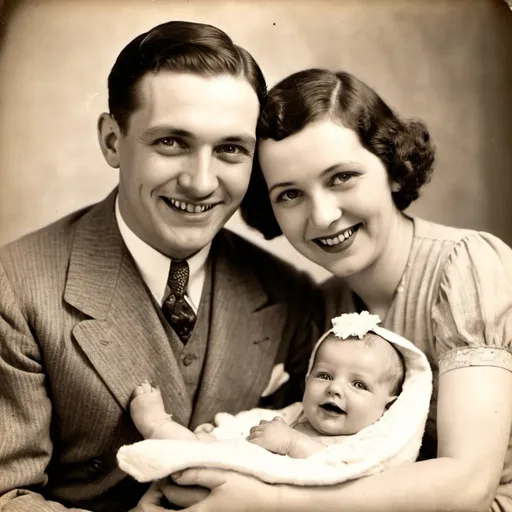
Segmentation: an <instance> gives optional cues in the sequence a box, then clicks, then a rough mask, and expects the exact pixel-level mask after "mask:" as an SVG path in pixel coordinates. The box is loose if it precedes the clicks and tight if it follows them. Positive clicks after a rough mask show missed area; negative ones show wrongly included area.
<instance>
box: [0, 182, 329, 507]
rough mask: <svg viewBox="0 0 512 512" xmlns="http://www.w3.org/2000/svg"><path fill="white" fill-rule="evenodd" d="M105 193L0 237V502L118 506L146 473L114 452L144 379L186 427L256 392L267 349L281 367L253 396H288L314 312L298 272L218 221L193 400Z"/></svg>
mask: <svg viewBox="0 0 512 512" xmlns="http://www.w3.org/2000/svg"><path fill="white" fill-rule="evenodd" d="M115 194H116V191H114V192H112V193H111V194H110V195H109V197H108V198H107V199H105V200H104V201H102V202H100V203H98V204H97V205H94V206H92V207H89V208H86V209H84V210H81V211H79V212H76V213H74V214H71V215H70V216H67V217H65V218H63V219H61V220H60V221H57V222H56V223H54V224H52V225H50V226H48V227H46V228H44V229H42V230H40V231H38V232H35V233H33V234H30V235H28V236H26V237H24V238H22V239H20V240H18V241H16V242H14V243H12V244H9V245H8V246H6V247H4V248H3V249H2V250H0V510H8V511H9V512H19V511H29V510H30V511H35V510H37V511H43V512H44V511H50V510H51V511H59V510H64V507H67V508H76V509H84V510H95V511H103V510H105V511H106V510H108V511H109V512H115V511H118V510H119V511H122V510H129V509H130V508H132V507H133V506H134V505H135V504H136V503H137V501H138V499H139V498H140V496H141V495H142V494H143V493H144V492H145V490H146V488H147V486H143V485H141V484H138V483H136V482H135V481H133V480H131V479H129V478H128V477H126V476H125V475H124V474H123V473H122V472H121V471H120V470H119V469H118V468H117V465H116V452H117V450H118V449H119V447H120V446H122V445H123V444H127V443H132V442H135V441H137V440H140V439H141V437H140V435H139V434H138V432H137V431H136V429H135V427H134V425H133V424H132V422H131V420H130V417H129V414H128V404H129V401H130V397H131V394H132V392H133V389H134V388H135V386H137V385H138V384H140V383H141V382H142V381H143V380H145V379H147V380H149V381H150V382H152V383H153V384H154V385H157V386H158V387H159V388H160V390H161V391H162V395H163V398H164V402H165V406H166V409H167V411H168V412H170V413H171V414H172V415H173V417H174V419H175V420H176V421H178V422H180V423H182V424H184V425H188V426H190V427H192V428H193V427H195V426H196V425H198V424H200V423H202V422H205V421H211V420H212V418H213V416H214V414H215V413H217V412H219V411H227V412H231V413H236V412H238V411H240V410H243V409H248V408H251V407H254V406H256V405H258V404H260V405H261V402H260V396H261V393H262V391H263V389H264V388H265V386H266V384H267V382H268V380H269V377H270V374H271V371H272V368H273V367H274V365H275V364H277V363H278V362H283V361H285V362H286V370H287V371H288V373H290V375H291V379H290V381H289V382H288V383H287V384H288V386H284V387H283V388H282V389H281V390H279V392H278V393H276V394H275V395H274V396H273V397H271V398H270V401H269V402H268V403H267V405H270V406H275V407H281V406H283V405H285V404H286V403H291V402H293V401H295V400H299V399H301V393H302V391H301V384H302V382H303V378H304V375H305V372H306V367H307V361H308V357H309V354H310V351H311V347H312V343H313V341H314V340H315V339H316V337H317V336H318V324H319V323H320V321H318V323H317V318H318V319H321V318H322V316H323V308H322V305H321V302H320V299H319V297H318V295H317V291H316V288H315V286H314V285H313V284H312V283H311V281H310V280H309V278H307V277H306V276H305V275H304V274H301V273H299V272H297V271H296V270H295V269H293V268H291V267H290V266H288V265H287V264H285V263H283V262H281V261H280V260H278V259H276V258H275V257H273V256H271V255H269V254H268V253H266V252H265V251H262V250H261V249H258V248H256V247H255V246H254V245H252V244H250V243H249V242H247V241H245V240H244V239H242V238H241V237H239V236H237V235H235V234H233V233H230V232H229V231H226V230H223V231H221V233H219V234H218V236H217V237H216V239H215V240H214V243H213V244H212V250H211V257H212V273H213V300H212V311H211V318H210V329H209V330H210V333H209V343H208V348H207V354H206V359H205V364H204V368H203V372H202V378H201V382H200V384H199V390H198V393H197V396H196V399H195V401H194V403H193V402H192V401H191V399H190V398H189V397H188V395H187V392H186V387H185V383H184V381H183V378H182V376H181V373H180V370H179V366H178V362H177V361H176V359H175V356H174V354H173V351H172V350H171V346H170V343H169V340H168V337H167V335H166V333H165V329H164V327H163V325H162V323H161V320H160V319H159V315H158V313H157V310H156V307H155V303H154V301H153V300H152V298H151V294H150V292H149V291H148V289H147V288H146V286H145V284H144V282H143V280H142V278H141V277H140V275H139V273H138V271H137V269H136V266H135V264H134V262H133V260H132V258H131V255H130V254H129V252H128V250H127V249H126V247H125V245H124V243H123V240H122V238H121V235H120V233H119V230H118V227H117V223H116V220H115V215H114V201H115ZM267 400H268V399H267Z"/></svg>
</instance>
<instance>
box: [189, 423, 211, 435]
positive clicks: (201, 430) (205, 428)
mask: <svg viewBox="0 0 512 512" xmlns="http://www.w3.org/2000/svg"><path fill="white" fill-rule="evenodd" d="M214 428H215V426H214V425H212V424H211V423H201V425H198V426H197V427H196V428H195V430H194V434H196V435H198V434H210V433H211V431H212V430H213V429H214Z"/></svg>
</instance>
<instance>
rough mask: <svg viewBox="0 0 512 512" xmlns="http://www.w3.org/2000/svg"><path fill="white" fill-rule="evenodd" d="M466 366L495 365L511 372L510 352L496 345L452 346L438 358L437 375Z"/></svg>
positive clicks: (511, 355)
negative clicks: (452, 347)
mask: <svg viewBox="0 0 512 512" xmlns="http://www.w3.org/2000/svg"><path fill="white" fill-rule="evenodd" d="M467 366H497V367H499V368H504V369H505V370H508V371H510V372H512V352H511V351H510V350H509V349H507V348H497V347H463V348H454V349H452V350H449V351H448V352H446V353H445V354H443V355H442V356H441V358H440V359H439V375H441V374H443V373H444V372H448V371H450V370H455V369H457V368H466V367H467Z"/></svg>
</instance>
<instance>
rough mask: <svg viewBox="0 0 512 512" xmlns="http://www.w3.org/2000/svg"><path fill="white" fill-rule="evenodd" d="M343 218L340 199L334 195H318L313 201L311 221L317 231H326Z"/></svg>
mask: <svg viewBox="0 0 512 512" xmlns="http://www.w3.org/2000/svg"><path fill="white" fill-rule="evenodd" d="M341 216H342V210H341V206H340V205H339V204H338V197H337V196H336V195H335V194H333V193H325V194H318V195H317V196H316V197H313V199H312V201H311V215H310V220H311V223H312V224H313V226H314V227H315V228H316V229H326V228H328V227H329V226H330V225H331V224H332V223H333V222H335V221H337V220H338V219H339V218H341Z"/></svg>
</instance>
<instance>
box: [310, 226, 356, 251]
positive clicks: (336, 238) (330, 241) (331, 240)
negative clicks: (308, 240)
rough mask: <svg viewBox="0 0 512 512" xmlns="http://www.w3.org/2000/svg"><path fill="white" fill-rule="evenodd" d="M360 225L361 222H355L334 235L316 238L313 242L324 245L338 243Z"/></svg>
mask: <svg viewBox="0 0 512 512" xmlns="http://www.w3.org/2000/svg"><path fill="white" fill-rule="evenodd" d="M360 227H361V224H356V225H355V226H352V227H350V228H348V229H346V230H345V231H342V232H341V233H339V234H338V235H336V236H333V237H330V238H316V239H315V242H317V243H320V244H322V245H326V246H331V245H338V244H341V243H342V242H344V241H345V240H348V239H349V238H350V237H351V236H352V235H353V234H354V233H355V232H356V231H357V230H358V229H359V228H360Z"/></svg>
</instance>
